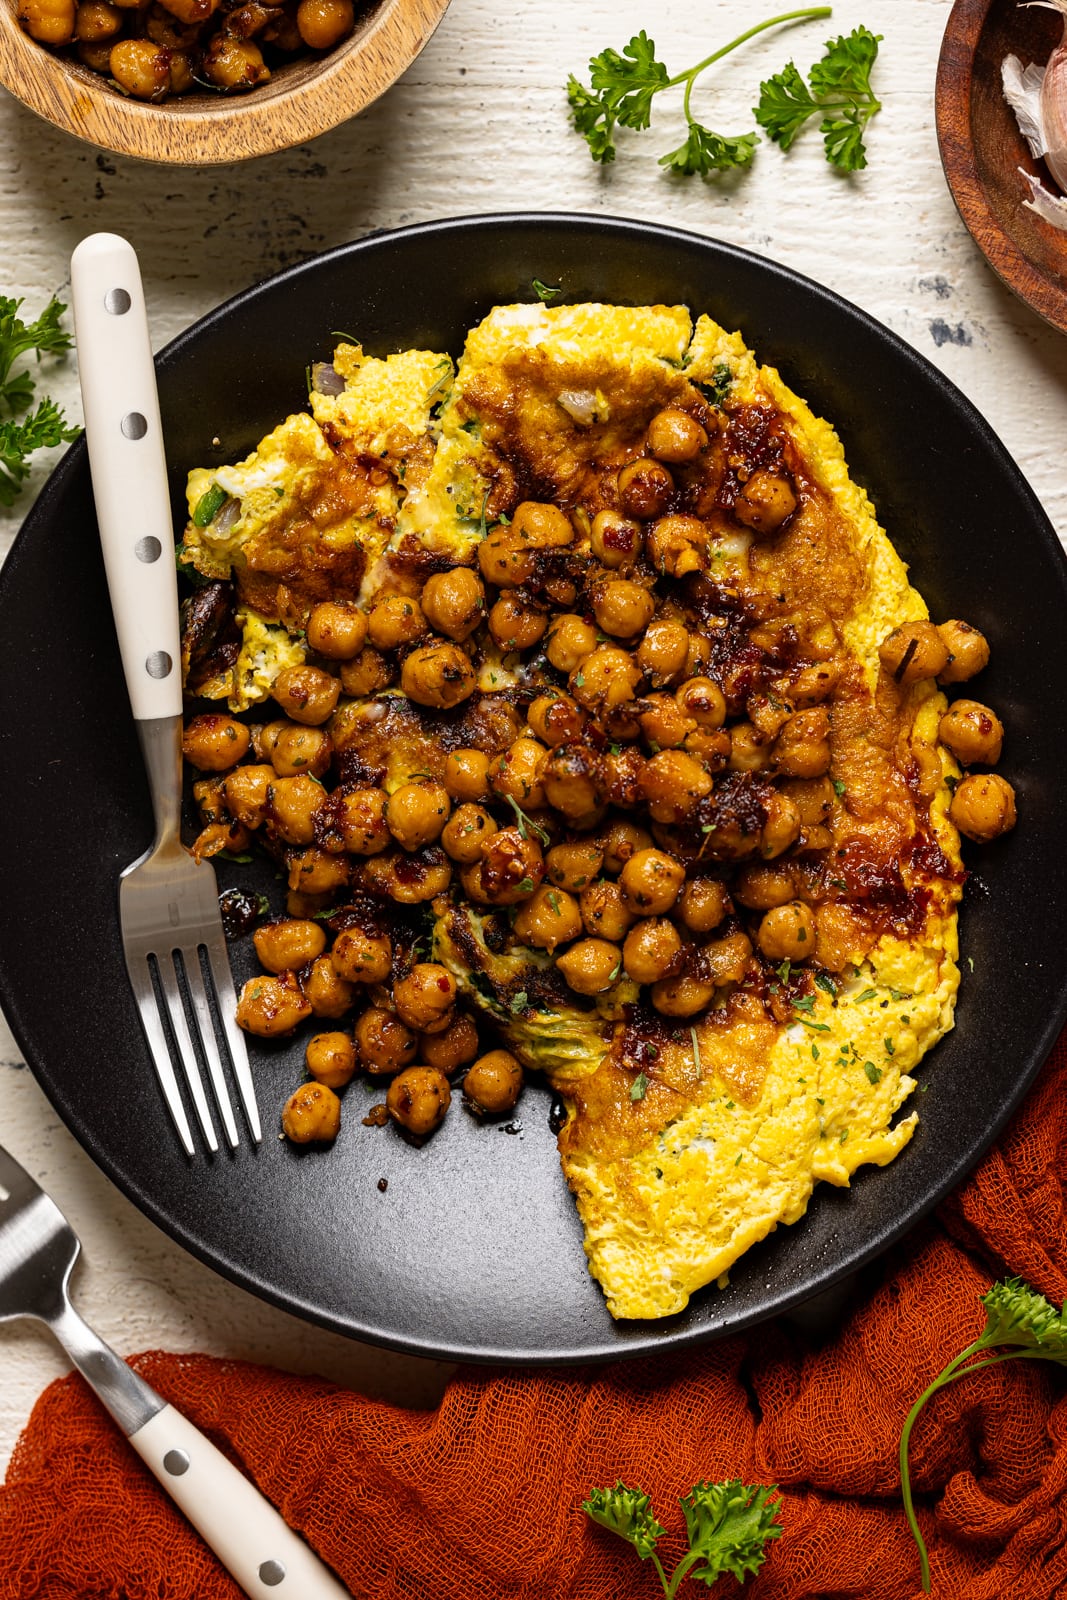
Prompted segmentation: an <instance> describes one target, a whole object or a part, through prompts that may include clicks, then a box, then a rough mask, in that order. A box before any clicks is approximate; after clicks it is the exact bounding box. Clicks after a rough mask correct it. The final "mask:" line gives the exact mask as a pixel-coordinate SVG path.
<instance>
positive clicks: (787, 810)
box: [760, 790, 802, 861]
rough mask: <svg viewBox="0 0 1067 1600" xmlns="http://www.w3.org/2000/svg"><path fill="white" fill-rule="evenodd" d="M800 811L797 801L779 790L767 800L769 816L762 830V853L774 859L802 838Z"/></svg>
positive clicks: (767, 858)
mask: <svg viewBox="0 0 1067 1600" xmlns="http://www.w3.org/2000/svg"><path fill="white" fill-rule="evenodd" d="M801 826H802V824H801V818H800V811H799V810H798V808H797V805H796V802H795V801H794V800H791V799H790V797H789V796H788V795H787V794H781V793H779V792H778V791H777V790H776V791H775V793H774V794H772V795H771V798H770V800H769V801H768V802H767V817H766V821H765V822H764V824H763V827H762V829H761V831H760V855H761V856H762V857H763V859H764V860H765V861H773V860H774V858H775V857H776V856H780V855H783V854H784V853H785V851H786V850H788V849H789V847H790V845H792V844H795V843H796V842H797V840H798V839H799V838H800V829H801Z"/></svg>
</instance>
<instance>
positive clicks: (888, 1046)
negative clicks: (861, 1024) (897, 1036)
mask: <svg viewBox="0 0 1067 1600" xmlns="http://www.w3.org/2000/svg"><path fill="white" fill-rule="evenodd" d="M882 1043H883V1044H884V1045H885V1053H886V1055H887V1056H895V1055H896V1053H897V1047H896V1045H895V1044H894V1043H893V1041H892V1039H883V1040H882Z"/></svg>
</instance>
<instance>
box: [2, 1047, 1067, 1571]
mask: <svg viewBox="0 0 1067 1600" xmlns="http://www.w3.org/2000/svg"><path fill="white" fill-rule="evenodd" d="M1065 1148H1067V1036H1065V1040H1061V1041H1060V1043H1059V1045H1058V1046H1057V1047H1056V1049H1055V1051H1054V1052H1053V1055H1052V1057H1051V1059H1050V1061H1049V1063H1048V1064H1047V1066H1046V1068H1045V1070H1044V1072H1043V1074H1042V1076H1041V1078H1040V1079H1039V1081H1038V1084H1037V1086H1036V1087H1035V1089H1034V1090H1033V1092H1032V1093H1031V1095H1030V1096H1029V1098H1028V1100H1027V1102H1026V1104H1025V1105H1024V1107H1023V1109H1022V1111H1021V1112H1020V1114H1019V1115H1018V1117H1017V1118H1016V1120H1015V1122H1014V1124H1013V1125H1012V1127H1011V1128H1010V1129H1009V1131H1008V1132H1007V1133H1006V1134H1005V1135H1004V1137H1002V1138H1001V1140H1000V1141H999V1143H998V1144H997V1146H996V1148H995V1149H994V1150H993V1151H992V1152H991V1153H990V1154H989V1155H988V1156H987V1157H986V1158H985V1160H984V1161H983V1162H982V1164H981V1166H980V1167H979V1168H978V1170H977V1171H976V1172H975V1173H974V1175H973V1176H972V1177H971V1178H970V1179H969V1181H968V1182H967V1183H965V1184H964V1185H963V1186H962V1188H960V1189H959V1190H958V1191H957V1192H956V1193H955V1194H954V1195H953V1196H952V1197H951V1198H950V1200H949V1201H948V1202H946V1204H944V1205H943V1206H942V1207H941V1209H940V1212H939V1214H938V1215H937V1217H936V1219H934V1220H932V1221H930V1222H928V1223H927V1224H925V1225H924V1226H922V1227H920V1228H919V1229H918V1230H917V1231H916V1232H915V1233H913V1234H912V1235H911V1236H910V1237H909V1238H908V1240H907V1241H906V1242H905V1243H904V1244H903V1245H902V1246H901V1247H899V1248H898V1249H897V1250H896V1252H895V1253H893V1254H892V1255H890V1256H889V1257H887V1258H885V1260H884V1261H883V1262H882V1264H881V1266H880V1268H879V1269H878V1270H877V1271H876V1273H875V1281H874V1283H873V1284H870V1283H865V1284H864V1287H863V1290H862V1292H860V1291H857V1296H856V1300H855V1304H854V1306H853V1308H852V1310H851V1312H850V1313H849V1314H848V1315H847V1317H846V1318H845V1320H844V1321H843V1322H842V1325H841V1327H840V1329H839V1330H838V1331H837V1333H836V1335H835V1336H834V1337H832V1338H830V1339H829V1340H828V1341H825V1342H823V1343H821V1344H820V1343H813V1342H810V1341H807V1340H805V1339H804V1338H803V1337H802V1336H801V1335H799V1334H798V1333H797V1331H796V1330H795V1328H793V1327H791V1326H787V1325H786V1324H785V1323H781V1322H778V1323H775V1322H772V1323H768V1324H766V1325H764V1326H762V1327H760V1328H756V1329H755V1330H753V1331H752V1332H751V1333H749V1334H748V1335H746V1336H744V1337H741V1338H734V1339H730V1340H726V1341H723V1342H721V1343H716V1344H709V1345H706V1346H704V1347H703V1348H701V1349H698V1350H695V1351H688V1352H686V1353H684V1354H681V1355H677V1356H674V1357H669V1358H655V1359H648V1360H644V1361H637V1362H632V1363H624V1364H620V1365H618V1366H614V1367H601V1368H596V1369H588V1370H579V1371H574V1370H568V1371H562V1372H556V1373H551V1372H549V1373H545V1372H537V1373H533V1374H531V1373H522V1372H514V1371H499V1370H486V1369H478V1370H468V1371H464V1372H462V1373H460V1374H459V1375H458V1376H457V1377H456V1378H455V1380H454V1381H453V1382H452V1383H451V1384H450V1385H449V1387H448V1390H447V1392H446V1394H445V1396H444V1398H443V1400H442V1402H441V1404H440V1406H439V1407H438V1408H437V1409H436V1410H433V1411H420V1412H412V1411H404V1410H401V1409H399V1408H398V1407H396V1406H392V1405H387V1404H384V1403H382V1402H380V1401H375V1400H368V1399H366V1398H364V1397H363V1396H361V1395H358V1394H352V1393H350V1392H348V1391H345V1390H342V1389H339V1388H338V1387H337V1386H336V1385H334V1384H332V1383H327V1382H325V1381H316V1380H313V1379H305V1378H295V1377H291V1376H289V1375H287V1374H285V1373H281V1372H276V1371H272V1370H269V1369H265V1368H261V1367H255V1366H251V1365H248V1364H242V1363H240V1362H228V1361H220V1360H217V1359H214V1358H210V1357H207V1356H174V1355H167V1354H163V1353H161V1352H158V1351H153V1352H150V1353H148V1354H146V1355H142V1356H140V1357H138V1358H137V1359H136V1360H135V1361H134V1363H133V1364H134V1366H135V1367H136V1368H137V1370H138V1371H139V1372H141V1373H143V1374H144V1376H145V1377H146V1378H147V1379H148V1380H149V1382H151V1383H152V1384H154V1385H155V1386H156V1388H158V1389H159V1390H160V1391H161V1392H162V1393H163V1394H164V1395H165V1396H166V1397H167V1398H168V1399H169V1400H171V1401H173V1403H174V1404H175V1405H177V1406H179V1407H180V1408H181V1409H182V1410H183V1411H185V1412H186V1413H187V1414H188V1416H190V1417H191V1418H192V1420H193V1421H194V1422H195V1423H197V1424H198V1426H199V1427H201V1428H202V1429H203V1430H204V1431H205V1432H206V1433H207V1434H208V1435H209V1436H210V1437H211V1438H212V1439H213V1440H214V1441H215V1442H216V1443H217V1444H218V1445H219V1446H220V1447H221V1448H222V1449H223V1450H224V1451H226V1452H227V1453H228V1454H229V1455H230V1456H231V1457H232V1458H233V1459H234V1460H235V1461H236V1462H237V1463H238V1464H239V1465H240V1466H241V1467H242V1468H243V1469H244V1470H245V1471H246V1472H248V1473H249V1474H251V1476H252V1477H253V1478H255V1480H256V1482H257V1483H258V1484H259V1485H260V1487H261V1488H262V1489H263V1490H264V1492H265V1493H266V1494H267V1495H268V1496H269V1497H270V1499H271V1500H273V1501H274V1503H275V1504H276V1505H277V1506H278V1507H279V1508H280V1509H281V1511H282V1512H283V1514H284V1515H285V1517H286V1518H287V1520H288V1521H289V1522H290V1523H291V1524H292V1525H293V1526H294V1527H296V1528H298V1529H300V1530H301V1531H302V1532H303V1533H304V1534H305V1536H306V1537H307V1538H308V1539H309V1540H310V1542H311V1543H312V1544H313V1545H314V1546H315V1548H316V1549H317V1550H319V1552H320V1553H321V1554H322V1555H323V1556H324V1557H325V1559H326V1560H327V1561H328V1562H329V1563H330V1564H331V1565H332V1566H333V1567H334V1568H335V1569H336V1571H337V1572H338V1573H339V1575H340V1576H341V1578H342V1579H343V1580H344V1582H345V1583H346V1584H347V1585H348V1587H349V1588H350V1589H351V1591H352V1594H353V1595H354V1596H357V1597H360V1600H362V1597H364V1596H366V1597H368V1600H371V1597H373V1600H535V1597H536V1600H641V1597H646V1596H655V1595H657V1594H659V1586H658V1583H657V1580H656V1577H655V1574H654V1572H653V1571H652V1569H651V1565H650V1564H647V1563H646V1564H642V1563H641V1562H639V1561H638V1559H637V1557H636V1556H635V1554H634V1553H633V1551H632V1550H631V1549H630V1548H629V1547H628V1546H626V1545H623V1544H622V1543H621V1542H620V1541H619V1540H617V1539H615V1538H613V1537H612V1536H611V1535H610V1534H608V1533H605V1532H603V1531H602V1530H600V1529H597V1528H594V1527H593V1526H591V1525H590V1524H589V1522H588V1521H587V1519H586V1517H585V1516H584V1514H583V1512H582V1510H581V1501H582V1499H583V1497H584V1496H585V1495H586V1494H587V1493H588V1491H589V1489H590V1488H591V1487H592V1486H594V1485H599V1484H605V1485H606V1484H611V1483H614V1481H615V1480H616V1478H622V1479H623V1480H624V1481H625V1482H627V1483H629V1484H631V1485H637V1486H640V1487H641V1488H643V1489H645V1490H646V1491H648V1492H649V1493H650V1494H651V1495H652V1499H653V1504H654V1506H655V1508H656V1510H657V1511H658V1513H659V1516H660V1520H661V1521H662V1522H664V1523H665V1524H666V1526H667V1527H668V1530H669V1538H668V1539H667V1540H665V1541H664V1542H663V1546H661V1550H662V1553H663V1555H664V1556H665V1558H666V1562H667V1564H668V1565H673V1563H674V1561H675V1560H676V1559H677V1558H678V1556H679V1555H680V1554H681V1553H682V1551H683V1550H684V1540H683V1538H682V1519H681V1515H680V1512H679V1510H678V1506H677V1497H678V1496H679V1495H681V1494H684V1493H685V1492H686V1491H687V1490H688V1489H689V1488H690V1486H691V1485H692V1484H693V1483H695V1482H697V1481H698V1480H699V1479H718V1478H725V1477H740V1478H743V1479H744V1480H745V1481H746V1482H749V1483H755V1482H761V1483H778V1484H779V1485H780V1486H781V1501H782V1512H781V1516H782V1521H783V1523H784V1530H785V1531H784V1534H783V1536H782V1537H781V1538H780V1539H778V1540H777V1541H776V1542H775V1543H774V1544H773V1545H772V1546H771V1547H770V1552H769V1555H768V1559H767V1561H766V1564H765V1565H764V1567H763V1569H762V1570H761V1572H760V1573H759V1575H758V1576H757V1577H756V1578H755V1579H752V1580H749V1583H748V1584H747V1586H746V1593H747V1594H748V1596H749V1597H750V1600H809V1597H810V1600H814V1597H818V1600H849V1597H853V1596H854V1597H856V1600H911V1597H914V1596H918V1595H919V1594H920V1592H921V1591H920V1587H919V1568H918V1560H917V1556H916V1551H915V1547H914V1545H913V1543H912V1540H911V1537H910V1534H909V1533H908V1530H907V1527H906V1525H905V1522H904V1517H903V1514H902V1511H901V1506H900V1496H899V1482H898V1476H897V1443H898V1440H899V1435H900V1427H901V1423H902V1421H903V1418H904V1416H905V1414H906V1412H907V1410H908V1407H909V1406H910V1404H911V1402H912V1401H913V1400H914V1399H915V1398H916V1396H917V1395H918V1394H919V1392H920V1391H921V1390H922V1389H923V1388H924V1387H925V1385H926V1384H927V1383H928V1382H929V1380H930V1379H931V1378H932V1377H933V1376H934V1375H935V1373H937V1372H938V1371H939V1370H940V1369H941V1367H942V1366H943V1365H944V1364H945V1363H946V1362H947V1361H948V1360H949V1359H950V1358H951V1357H952V1356H954V1355H956V1354H957V1353H958V1351H959V1350H960V1349H961V1348H962V1347H963V1346H964V1345H965V1344H967V1343H968V1342H969V1341H970V1340H971V1339H973V1338H974V1337H975V1336H976V1335H977V1334H978V1333H979V1332H980V1330H981V1328H982V1326H983V1325H984V1320H985V1317H984V1312H983V1311H982V1309H981V1307H980V1305H979V1297H980V1296H981V1295H982V1294H984V1293H985V1291H986V1289H987V1288H988V1287H989V1285H990V1283H991V1282H992V1281H993V1280H995V1279H996V1278H999V1277H1003V1276H1005V1275H1007V1274H1018V1275H1019V1276H1021V1277H1023V1278H1025V1279H1026V1280H1027V1281H1028V1282H1029V1283H1030V1284H1031V1285H1032V1286H1033V1287H1034V1288H1035V1289H1038V1290H1040V1292H1041V1293H1043V1294H1045V1295H1046V1296H1047V1297H1048V1298H1049V1299H1050V1300H1052V1301H1053V1302H1054V1303H1055V1304H1057V1305H1059V1304H1060V1303H1062V1302H1063V1300H1064V1299H1065V1298H1067V1226H1065V1193H1064V1159H1063V1154H1062V1152H1063V1151H1064V1150H1065ZM912 1469H913V1480H914V1486H915V1489H916V1491H917V1499H918V1503H919V1506H920V1516H921V1520H922V1523H923V1527H924V1531H925V1534H926V1537H927V1541H928V1543H929V1546H930V1554H931V1566H932V1571H933V1583H934V1594H935V1595H936V1596H938V1597H939V1600H994V1597H997V1600H1050V1597H1053V1596H1057V1595H1067V1375H1065V1374H1064V1373H1063V1372H1062V1371H1061V1370H1060V1369H1059V1368H1058V1367H1054V1366H1051V1365H1048V1364H1045V1363H1034V1362H1025V1361H1020V1362H1014V1363H1007V1364H1005V1365H1003V1366H999V1367H996V1368H994V1369H993V1370H992V1371H990V1372H986V1373H983V1374H981V1375H980V1376H978V1377H975V1378H972V1379H968V1380H967V1381H966V1382H963V1383H960V1384H957V1385H955V1386H953V1387H951V1388H949V1389H947V1390H945V1391H942V1392H941V1393H940V1394H939V1395H938V1396H937V1397H936V1398H935V1399H934V1401H933V1403H932V1404H931V1405H930V1406H929V1407H928V1409H927V1411H926V1412H925V1414H924V1416H923V1418H922V1419H921V1421H920V1423H919V1425H918V1426H917V1428H916V1431H915V1434H914V1436H913V1447H912ZM705 1592H707V1591H705V1590H704V1589H703V1588H702V1587H701V1586H699V1585H696V1584H694V1583H691V1582H687V1583H685V1584H683V1586H682V1590H681V1591H680V1594H681V1596H684V1595H686V1594H687V1593H688V1594H697V1593H705ZM736 1592H737V1586H736V1583H735V1581H734V1579H733V1578H731V1577H726V1578H723V1579H720V1580H719V1583H718V1584H717V1585H716V1586H715V1588H714V1590H713V1591H712V1594H713V1596H726V1595H730V1594H733V1593H736ZM238 1595H239V1590H238V1589H237V1587H236V1586H235V1584H234V1583H233V1582H232V1580H231V1579H230V1578H228V1577H227V1575H226V1574H225V1573H224V1572H223V1570H222V1569H221V1568H220V1567H219V1566H218V1564H217V1563H216V1561H215V1559H214V1557H213V1556H212V1555H211V1554H210V1552H209V1551H207V1550H206V1549H205V1547H204V1546H203V1545H202V1544H201V1543H200V1542H199V1541H198V1539H197V1538H196V1536H195V1535H194V1534H193V1533H192V1532H191V1530H190V1529H189V1528H188V1526H187V1525H186V1524H185V1523H184V1521H183V1520H182V1518H181V1516H180V1515H179V1514H178V1513H177V1512H176V1511H175V1510H174V1509H173V1507H172V1506H171V1504H170V1502H169V1501H168V1499H167V1498H166V1496H165V1495H164V1494H163V1493H162V1491H161V1490H160V1489H159V1488H158V1487H157V1485H156V1483H155V1480H154V1479H153V1478H152V1477H151V1476H150V1475H149V1474H148V1472H147V1470H146V1469H144V1468H143V1467H142V1466H141V1464H140V1462H139V1461H138V1460H137V1459H136V1458H135V1457H134V1456H133V1454H132V1453H131V1451H130V1450H129V1447H128V1446H127V1445H126V1444H125V1442H124V1441H123V1440H122V1438H121V1437H120V1435H119V1434H118V1432H117V1431H116V1430H115V1429H114V1427H113V1426H112V1425H111V1423H110V1422H109V1421H108V1420H107V1419H106V1417H105V1416H104V1414H103V1412H102V1411H101V1410H100V1409H99V1407H98V1406H97V1404H96V1402H95V1401H94V1400H93V1398H92V1397H91V1395H90V1394H89V1391H88V1390H87V1389H86V1388H85V1386H84V1384H83V1383H82V1381H81V1380H80V1379H79V1378H77V1377H70V1378H66V1379H63V1380H61V1381H60V1382H58V1383H54V1384H52V1385H51V1386H50V1387H49V1388H48V1389H47V1390H46V1391H45V1393H44V1394H43V1395H42V1397H41V1399H40V1400H39V1401H38V1403H37V1405H36V1407H35V1409H34V1412H33V1415H32V1416H31V1418H30V1422H29V1425H28V1426H27V1428H26V1431H25V1433H24V1434H23V1436H22V1439H21V1440H20V1442H19V1444H18V1446H17V1448H16V1451H15V1454H14V1456H13V1458H12V1461H11V1465H10V1469H9V1472H8V1476H7V1482H6V1486H5V1487H4V1488H3V1490H0V1600H30V1597H33V1600H236V1597H237V1596H238Z"/></svg>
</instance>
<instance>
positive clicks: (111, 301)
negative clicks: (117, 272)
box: [104, 289, 133, 317]
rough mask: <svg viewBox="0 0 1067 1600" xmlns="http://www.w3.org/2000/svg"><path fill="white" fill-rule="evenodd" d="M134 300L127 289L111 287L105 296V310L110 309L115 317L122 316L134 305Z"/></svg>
mask: <svg viewBox="0 0 1067 1600" xmlns="http://www.w3.org/2000/svg"><path fill="white" fill-rule="evenodd" d="M132 304H133V301H132V300H131V299H130V297H129V295H128V294H127V293H126V291H125V289H109V290H108V291H107V294H106V295H105V296H104V310H105V311H110V312H111V315H112V316H113V317H121V316H123V315H125V313H126V312H127V311H128V310H129V309H130V307H131V306H132Z"/></svg>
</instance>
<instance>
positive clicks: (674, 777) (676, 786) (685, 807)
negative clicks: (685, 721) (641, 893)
mask: <svg viewBox="0 0 1067 1600" xmlns="http://www.w3.org/2000/svg"><path fill="white" fill-rule="evenodd" d="M641 791H642V793H643V794H644V796H645V799H646V800H647V801H648V810H649V815H650V816H652V817H653V818H654V819H655V820H656V821H657V822H684V820H685V818H686V817H688V816H689V815H690V813H691V812H693V811H695V809H696V807H697V805H698V804H699V802H700V801H701V800H702V799H703V798H704V796H705V795H708V794H710V793H711V778H710V777H709V776H708V773H707V771H706V770H705V768H704V767H703V766H701V764H700V762H699V761H694V759H693V757H692V756H687V755H686V754H685V752H684V751H683V750H662V751H661V752H660V754H659V755H657V756H653V757H652V759H651V761H649V762H647V763H646V765H645V770H644V772H643V773H642V774H641ZM624 876H625V874H624Z"/></svg>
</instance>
